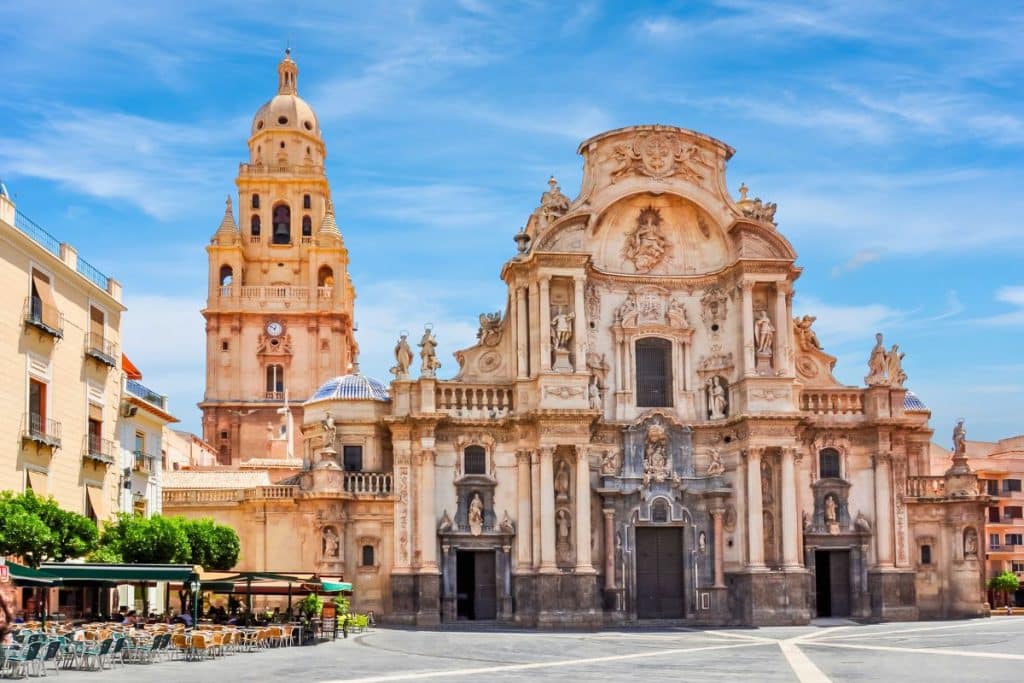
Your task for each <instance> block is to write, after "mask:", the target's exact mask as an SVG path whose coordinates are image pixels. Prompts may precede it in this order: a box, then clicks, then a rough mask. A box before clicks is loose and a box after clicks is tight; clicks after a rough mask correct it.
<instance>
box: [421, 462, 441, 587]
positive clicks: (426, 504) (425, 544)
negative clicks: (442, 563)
mask: <svg viewBox="0 0 1024 683" xmlns="http://www.w3.org/2000/svg"><path fill="white" fill-rule="evenodd" d="M422 456H423V457H422V459H421V462H422V464H421V465H420V509H419V529H420V533H419V536H420V561H421V563H422V568H423V571H424V572H436V571H437V527H436V525H437V519H436V515H435V514H434V462H435V457H436V453H434V451H432V450H425V451H423V452H422Z"/></svg>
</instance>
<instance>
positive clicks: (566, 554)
mask: <svg viewBox="0 0 1024 683" xmlns="http://www.w3.org/2000/svg"><path fill="white" fill-rule="evenodd" d="M555 529H556V530H557V533H556V535H555V548H556V551H557V553H558V561H559V562H569V561H570V560H571V559H572V557H571V554H572V513H570V512H569V511H568V510H567V509H566V508H558V512H557V513H555Z"/></svg>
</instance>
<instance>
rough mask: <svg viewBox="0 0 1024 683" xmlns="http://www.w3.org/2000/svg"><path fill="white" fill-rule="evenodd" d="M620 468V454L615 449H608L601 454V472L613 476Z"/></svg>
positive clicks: (616, 474)
mask: <svg viewBox="0 0 1024 683" xmlns="http://www.w3.org/2000/svg"><path fill="white" fill-rule="evenodd" d="M621 469H622V456H621V455H620V454H619V451H618V450H617V449H615V448H612V449H609V450H607V451H605V452H604V453H603V454H602V455H601V474H605V475H608V476H612V477H614V476H618V474H619V471H620V470H621Z"/></svg>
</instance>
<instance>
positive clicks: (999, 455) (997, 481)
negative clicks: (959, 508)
mask: <svg viewBox="0 0 1024 683" xmlns="http://www.w3.org/2000/svg"><path fill="white" fill-rule="evenodd" d="M967 454H968V456H969V458H970V464H971V468H972V469H974V471H975V472H977V473H978V479H979V483H980V485H981V486H982V487H983V490H984V492H985V493H987V494H988V495H989V497H990V498H991V500H990V502H989V507H988V516H987V519H986V524H985V576H986V578H988V577H992V576H995V575H996V574H999V573H1001V572H1003V571H1006V570H1009V571H1012V572H1014V573H1015V574H1016V575H1017V576H1018V578H1020V579H1021V580H1022V581H1024V490H1022V489H1024V435H1020V436H1013V437H1009V438H1006V439H1001V440H1000V441H996V442H984V441H969V442H967ZM990 599H991V598H990ZM1016 604H1018V605H1024V591H1018V593H1017V595H1016Z"/></svg>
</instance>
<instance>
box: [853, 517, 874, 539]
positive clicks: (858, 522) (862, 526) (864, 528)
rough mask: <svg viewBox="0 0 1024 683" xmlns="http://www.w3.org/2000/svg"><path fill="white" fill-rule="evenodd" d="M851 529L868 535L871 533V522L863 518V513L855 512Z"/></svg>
mask: <svg viewBox="0 0 1024 683" xmlns="http://www.w3.org/2000/svg"><path fill="white" fill-rule="evenodd" d="M853 527H854V528H855V529H856V530H857V531H861V532H864V533H868V534H869V533H871V522H869V521H868V518H867V517H865V516H864V513H863V512H860V511H858V512H857V519H855V520H854V521H853Z"/></svg>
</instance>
